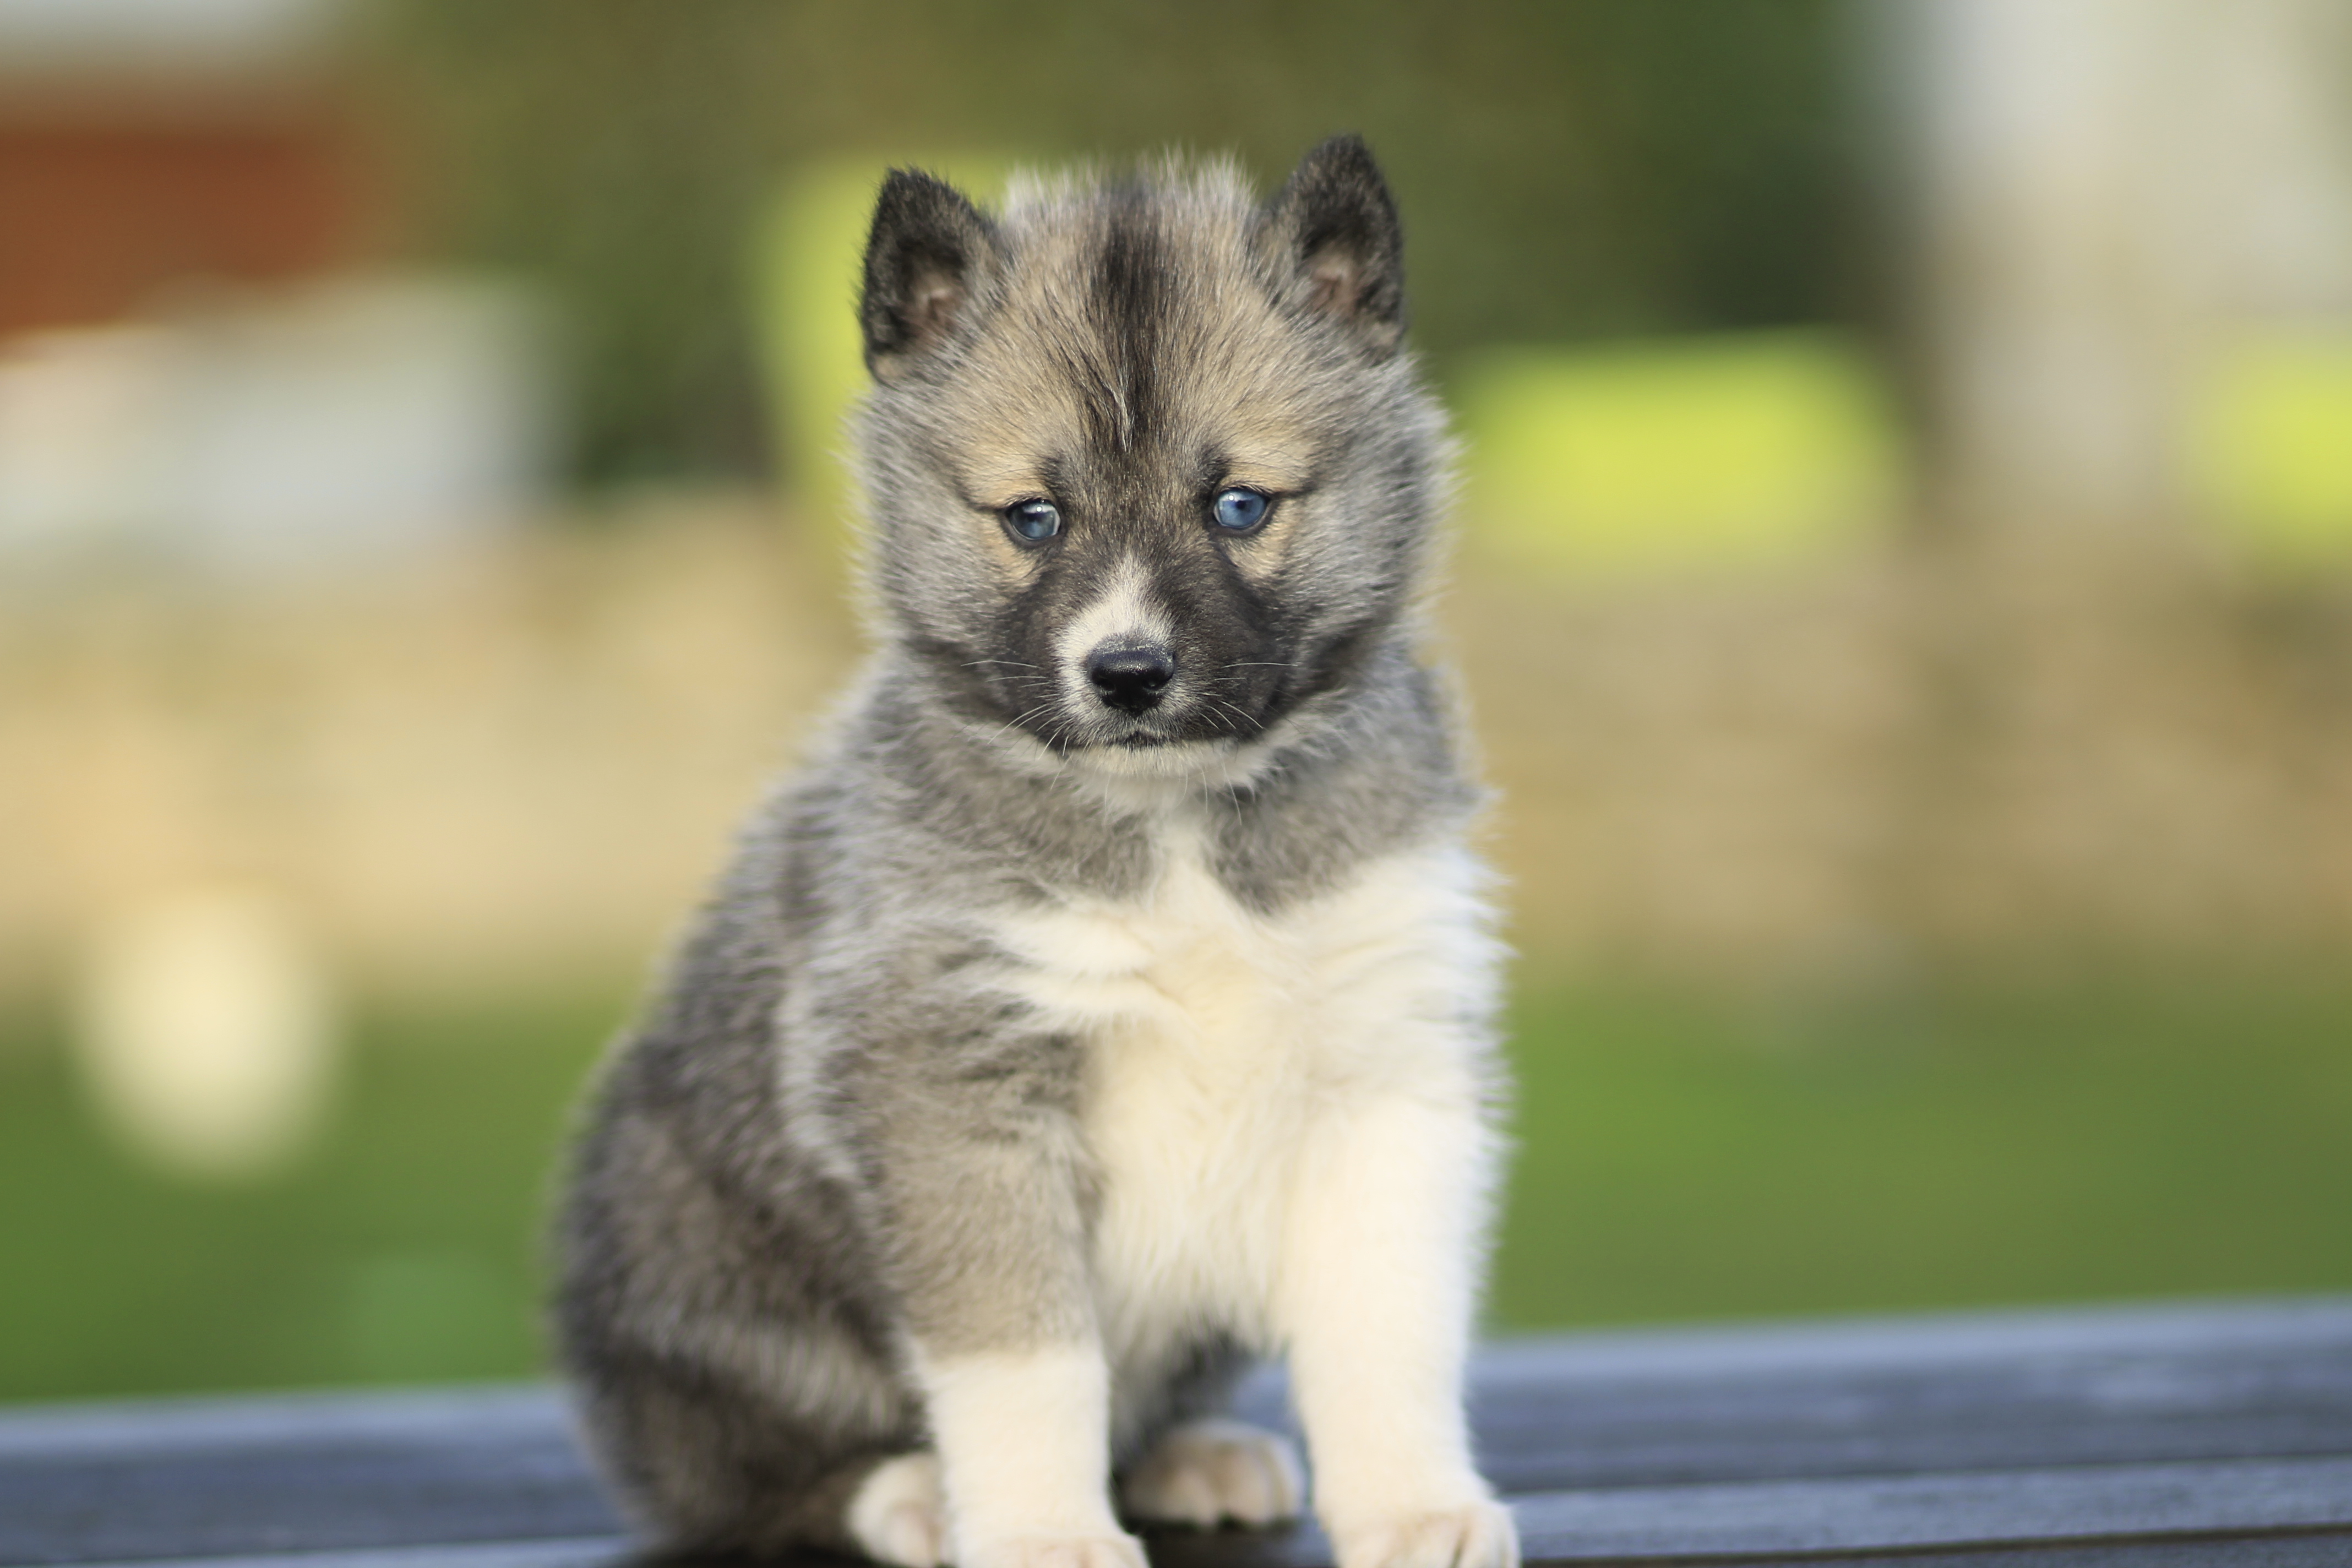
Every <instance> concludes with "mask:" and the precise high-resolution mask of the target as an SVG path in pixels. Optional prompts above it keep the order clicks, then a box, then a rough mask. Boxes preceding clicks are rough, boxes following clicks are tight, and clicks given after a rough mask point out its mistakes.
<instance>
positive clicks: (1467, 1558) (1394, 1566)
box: [1331, 1501, 1519, 1568]
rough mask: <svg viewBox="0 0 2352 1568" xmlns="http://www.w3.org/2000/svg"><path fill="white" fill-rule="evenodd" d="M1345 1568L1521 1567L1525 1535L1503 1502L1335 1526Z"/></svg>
mask: <svg viewBox="0 0 2352 1568" xmlns="http://www.w3.org/2000/svg"><path fill="white" fill-rule="evenodd" d="M1331 1537H1332V1543H1333V1545H1334V1546H1335V1547H1336V1548H1337V1554H1338V1556H1339V1568H1518V1563H1519V1531H1518V1527H1517V1526H1516V1525H1514V1524H1513V1523H1512V1522H1511V1510H1509V1509H1507V1508H1505V1507H1504V1506H1503V1505H1502V1504H1501V1503H1498V1502H1484V1501H1481V1502H1474V1503H1468V1504H1464V1505H1460V1506H1456V1507H1453V1508H1444V1509H1438V1510H1432V1511H1427V1512H1412V1513H1402V1514H1397V1515H1393V1516H1391V1517H1389V1518H1386V1519H1372V1520H1362V1521H1352V1522H1349V1523H1347V1524H1344V1525H1342V1524H1337V1523H1335V1525H1334V1527H1333V1529H1332V1531H1331Z"/></svg>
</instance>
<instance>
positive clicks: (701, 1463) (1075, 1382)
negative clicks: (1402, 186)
mask: <svg viewBox="0 0 2352 1568" xmlns="http://www.w3.org/2000/svg"><path fill="white" fill-rule="evenodd" d="M860 316H861V321H862V322H863V326H864V331H865V336H866V353H867V362H868V364H869V366H870V367H871V368H872V370H873V372H874V378H875V379H874V385H873V388H872V390H871V393H870V395H868V397H867V399H866V403H865V405H864V406H863V408H862V411H861V413H860V415H859V417H858V426H857V446H858V450H859V453H860V458H861V464H862V477H863V479H864V484H865V490H866V500H867V509H868V512H869V523H870V526H869V530H868V537H867V541H866V577H867V582H868V584H869V587H870V597H871V601H872V605H873V616H872V619H873V623H874V626H873V629H874V633H875V639H876V643H877V647H876V651H875V653H874V655H873V657H872V658H871V660H870V663H869V665H868V668H866V672H865V674H864V677H863V678H862V679H861V680H860V682H859V684H858V686H857V688H856V691H855V692H854V694H853V696H852V699H851V700H850V702H849V703H848V705H847V707H846V709H845V710H844V712H843V714H842V715H841V717H840V718H839V719H838V721H837V722H836V723H835V726H834V728H833V730H832V731H831V733H830V735H829V737H828V739H827V740H826V741H825V742H824V744H823V746H822V748H821V750H820V751H819V752H818V754H817V755H816V756H815V758H814V760H813V761H812V762H811V763H810V764H809V765H808V766H807V768H806V769H805V770H804V771H803V773H801V774H800V775H799V776H798V777H797V778H796V779H795V780H793V781H792V782H790V783H789V784H786V785H785V786H784V787H783V788H782V790H781V791H780V792H779V793H778V794H776V795H774V796H773V798H772V799H771V800H770V801H769V802H768V803H767V805H765V806H764V807H763V808H762V809H761V811H760V812H759V814H758V815H757V816H755V818H754V819H753V821H752V823H751V826H750V829H749V830H748V832H747V833H746V835H745V837H744V838H743V840H742V842H741V845H740V850H739V853H738V855H737V857H736V859H735V862H734V864H733V866H732V868H731V869H730V871H729V873H728V874H727V877H726V879H725V881H724V883H723V884H722V886H721V888H720V889H719V893H718V895H717V897H716V898H715V899H714V900H713V901H712V902H711V903H710V904H709V906H708V908H707V909H706V910H704V912H703V914H702V915H701V917H700V919H699V920H698V923H697V924H696V926H695V927H694V929H693V931H692V933H691V934H690V936H689V938H688V941H687V942H686V943H685V945H684V948H683V951H682V952H680V954H679V955H678V957H677V960H676V963H675V964H674V967H673V972H672V973H671V974H670V976H669V979H668V983H667V987H666V988H665V990H664V992H663V993H662V994H661V996H660V998H659V999H658V1001H657V1002H656V1004H655V1005H653V1006H652V1008H651V1009H650V1011H649V1013H648V1015H647V1016H646V1018H645V1019H644V1020H643V1021H642V1023H641V1024H640V1025H639V1026H637V1027H636V1028H635V1031H634V1032H633V1034H632V1035H631V1037H628V1038H627V1039H626V1040H625V1041H624V1042H623V1044H622V1046H621V1047H620V1048H619V1050H618V1051H617V1052H616V1054H615V1055H614V1058H613V1059H612V1061H611V1062H610V1063H609V1064H608V1067H607V1068H606V1071H605V1073H604V1077H603V1079H602V1080H601V1083H600V1085H599V1087H598V1089H597V1091H596V1094H595V1097H594V1100H593V1107H592V1110H591V1113H590V1116H589V1120H588V1124H587V1126H586V1129H585V1131H584V1134H583V1138H582V1141H581V1143H580V1146H579V1151H578V1154H577V1159H576V1165H575V1169H574V1173H573V1178H572V1185H571V1189H570V1196H569V1201H568V1204H567V1205H566V1207H565V1210H564V1213H563V1216H562V1226H561V1235H560V1238H559V1240H560V1252H561V1263H562V1288H561V1297H560V1304H559V1313H558V1319H559V1329H560V1340H561V1343H562V1354H563V1358H564V1361H565V1363H566V1364H567V1366H568V1368H569V1370H570V1372H571V1373H572V1378H573V1381H574V1384H575V1386H576V1388H577V1390H578V1394H579V1398H580V1402H581V1406H582V1409H583V1414H584V1419H585V1426H586V1428H587V1430H588V1432H589V1435H590V1437H591V1441H592V1446H593V1448H594V1450H595V1452H596V1453H597V1455H598V1456H599V1458H600V1460H601V1462H602V1463H603V1465H604V1467H605V1468H606V1470H607V1471H608V1473H609V1474H610V1476H611V1477H612V1478H613V1479H614V1483H615V1484H616V1486H617V1488H618V1489H619V1491H620V1492H621V1494H622V1496H623V1497H624V1498H625V1500H627V1502H628V1503H629V1505H630V1506H631V1507H632V1509H633V1510H635V1512H636V1513H637V1514H638V1515H639V1516H640V1517H641V1518H642V1519H643V1520H644V1521H646V1522H647V1523H648V1524H649V1525H650V1526H651V1527H652V1528H654V1529H655V1530H656V1531H658V1532H659V1533H660V1534H661V1535H662V1537H663V1538H664V1539H665V1540H666V1541H667V1542H670V1543H672V1544H675V1545H678V1546H683V1547H690V1548H729V1549H740V1550H751V1551H761V1552H764V1551H779V1550H783V1549H787V1548H790V1547H793V1546H795V1545H800V1544H819V1545H827V1546H833V1547H836V1548H843V1549H847V1550H851V1551H855V1552H862V1553H865V1554H866V1555H868V1556H871V1557H874V1558H877V1559H879V1560H882V1561H887V1562H892V1563H900V1564H904V1565H906V1568H931V1565H932V1564H935V1563H940V1562H943V1561H952V1562H955V1563H959V1564H961V1568H1044V1565H1045V1564H1047V1563H1052V1564H1055V1565H1058V1568H1139V1565H1140V1562H1141V1558H1140V1552H1139V1547H1138V1546H1137V1544H1136V1542H1135V1541H1134V1540H1133V1538H1132V1537H1131V1536H1129V1534H1128V1533H1127V1532H1126V1530H1125V1529H1124V1528H1123V1526H1122V1524H1121V1522H1120V1519H1119V1517H1118V1513H1119V1510H1115V1508H1114V1502H1113V1493H1114V1489H1115V1488H1116V1489H1117V1491H1118V1500H1119V1503H1120V1505H1121V1507H1122V1508H1123V1511H1124V1513H1125V1515H1126V1517H1127V1518H1128V1519H1129V1521H1151V1520H1168V1521H1186V1522H1191V1523H1194V1524H1202V1525H1213V1524H1215V1523H1216V1522H1218V1521H1220V1520H1237V1521H1242V1522H1244V1523H1252V1524H1263V1523H1270V1522H1273V1521H1276V1520H1279V1519H1281V1518H1284V1517H1287V1516H1288V1515H1290V1514H1292V1513H1295V1512H1296V1511H1297V1510H1298V1508H1299V1507H1300V1506H1301V1503H1302V1487H1301V1479H1300V1473H1299V1467H1298V1464H1297V1460H1296V1458H1294V1457H1293V1456H1292V1455H1291V1454H1290V1452H1289V1450H1288V1447H1287V1445H1286V1444H1285V1443H1284V1442H1283V1441H1282V1440H1281V1439H1279V1438H1276V1437H1275V1436H1271V1435H1269V1434H1264V1433H1259V1432H1255V1431H1253V1430H1251V1429H1249V1428H1247V1427H1243V1426H1238V1425H1237V1424H1235V1423H1233V1422H1231V1421H1229V1420H1223V1419H1221V1418H1219V1417H1218V1416H1217V1415H1216V1411H1217V1409H1218V1406H1219V1404H1220V1401H1221V1400H1222V1398H1223V1395H1224V1394H1225V1392H1226V1391H1227V1389H1228V1388H1229V1386H1230V1384H1232V1382H1233V1380H1234V1376H1235V1375H1236V1374H1237V1373H1238V1372H1239V1371H1241V1370H1242V1369H1243V1367H1244V1365H1245V1363H1246V1359H1247V1358H1248V1357H1249V1356H1251V1355H1253V1354H1257V1353H1286V1354H1287V1355H1288V1357H1289V1361H1290V1367H1291V1373H1292V1386H1293V1390H1294V1394H1295V1397H1296V1399H1297V1404H1298V1407H1299V1412H1300V1415H1301V1418H1302V1422H1303V1425H1304V1429H1305V1432H1306V1435H1307V1442H1308V1447H1309V1449H1310V1452H1311V1454H1312V1457H1313V1459H1314V1464H1315V1477H1316V1500H1317V1507H1318V1511H1319V1512H1320V1514H1321V1515H1322V1517H1323V1519H1324V1521H1325V1522H1326V1523H1327V1525H1328V1528H1329V1530H1330V1532H1331V1534H1332V1537H1333V1540H1334V1542H1335V1543H1336V1545H1337V1547H1338V1551H1339V1558H1340V1562H1341V1563H1342V1564H1343V1568H1507V1565H1508V1564H1510V1563H1513V1562H1515V1561H1516V1545H1515V1542H1514V1538H1513V1535H1512V1532H1511V1526H1510V1521H1509V1518H1508V1515H1507V1513H1506V1512H1505V1511H1504V1510H1502V1509H1501V1508H1500V1507H1499V1506H1498V1505H1496V1503H1495V1502H1494V1501H1493V1500H1492V1499H1491V1496H1490V1494H1489V1492H1488V1491H1487V1489H1486V1487H1485V1486H1484V1484H1483V1483H1482V1482H1481V1481H1480V1480H1479V1479H1478V1477H1477V1476H1476V1474H1475V1471H1474V1469H1473V1468H1472V1466H1471V1461H1470V1456H1469V1451H1468V1444H1467V1440H1466V1437H1465V1430H1464V1425H1463V1418H1462V1413H1461V1405H1460V1392H1459V1390H1460V1380H1461V1373H1462V1363H1463V1359H1464V1356H1465V1351H1466V1342H1467V1334H1468V1328H1469V1323H1470V1319H1471V1314H1472V1310H1473V1305H1474V1301H1475V1294H1476V1288H1477V1282H1478V1277H1479V1273H1480V1270H1481V1267H1482V1258H1483V1237H1484V1235H1485V1231H1486V1206H1487V1194H1488V1190H1489V1187H1490V1185H1491V1181H1492V1174H1493V1165H1494V1158H1495V1140H1494V1137H1493V1135H1492V1132H1491V1120H1492V1106H1493V1104H1494V1102H1495V1094H1496V1076H1495V1068H1494V1065H1493V1045H1492V1030H1491V1023H1490V1016H1491V1011H1492V1004H1493V979H1494V973H1495V967H1496V948H1495V946H1494V943H1493V942H1492V939H1491V937H1490V935H1489V928H1490V921H1489V920H1488V917H1487V912H1486V906H1485V904H1484V901H1483V893H1482V887H1483V876H1482V873H1481V870H1480V868H1479V867H1478V866H1477V864H1476V862H1475V860H1474V859H1473V858H1471V856H1470V855H1469V854H1468V852H1467V850H1466V849H1465V847H1464V833H1465V826H1466V824H1467V822H1468V819H1469V817H1470V816H1471V814H1472V813H1473V811H1474V810H1475V806H1476V805H1477V803H1478V799H1479V796H1478V792H1477V791H1476V789H1475V787H1474V785H1473V784H1472V782H1471V778H1470V775H1469V773H1468V771H1467V770H1466V768H1465V763H1464V761H1463V757H1462V752H1461V746H1460V742H1459V740H1458V738H1457V734H1456V729H1455V725H1454V720H1453V718H1452V716H1451V714H1450V711H1449V706H1448V703H1447V701H1446V700H1445V699H1444V691H1443V689H1442V686H1441V683H1440V681H1439V679H1437V678H1436V676H1435V675H1434V674H1433V671H1432V670H1431V669H1430V668H1427V667H1426V666H1425V665H1424V663H1423V659H1422V657H1421V647H1422V643H1423V637H1422V635H1421V627H1420V624H1419V613H1418V605H1419V601H1420V596H1421V595H1422V593H1423V588H1424V585H1425V583H1426V579H1427V575H1428V573H1429V570H1430V564H1431V562H1430V557H1431V554H1432V551H1433V531H1434V528H1435V525H1436V521H1437V517H1438V514H1439V512H1440V510H1441V504H1442V500H1443V492H1444V484H1445V456H1446V447H1445V443H1444V435H1443V425H1442V420H1441V416H1440V415H1439V414H1438V412H1437V410H1436V408H1435V406H1434V405H1433V403H1432V402H1431V400H1430V399H1429V397H1428V396H1427V395H1426V394H1425V393H1424V391H1423V388H1422V386H1421V384H1420V382H1419V379H1418V376H1417V374H1416V372H1415V370H1414V368H1413V366H1412V362H1411V359H1410V357H1409V355H1407V354H1406V353H1404V352H1403V350H1402V345H1401V335H1402V326H1403V294H1402V241H1401V236H1400V232H1399V229H1398V226H1397V221H1396V216H1395V213H1394V209H1393V206H1392V205H1391V200H1390V197H1389V195H1388V191H1387V189H1386V186H1385V184H1383V183H1382V181H1381V176H1380V174H1379V172H1378V170H1377V169H1376V168H1375V166H1374V165H1373V163H1372V162H1371V159H1370V154H1369V153H1366V152H1365V150H1364V148H1363V146H1362V144H1361V143H1360V142H1357V141H1355V140H1354V139H1353V138H1340V139H1337V140H1335V141H1333V142H1328V143H1326V144H1324V145H1323V146H1322V147H1319V148H1318V149H1317V150H1316V151H1314V152H1313V153H1309V154H1308V156H1307V159H1306V160H1305V162H1304V163H1301V165H1300V166H1299V168H1298V170H1297V173H1296V174H1293V176H1292V177H1291V179H1290V181H1289V182H1288V183H1287V184H1286V185H1285V187H1284V188H1283V189H1282V191H1281V192H1280V193H1278V194H1277V195H1276V196H1275V197H1274V198H1273V199H1272V200H1271V201H1270V202H1267V203H1265V204H1260V203H1258V202H1256V201H1255V199H1253V198H1252V197H1251V196H1250V195H1248V193H1247V192H1246V190H1245V189H1244V187H1243V186H1242V184H1241V183H1240V182H1239V180H1238V179H1237V177H1236V176H1234V174H1232V172H1231V171H1230V170H1228V169H1225V168H1223V167H1209V168H1205V169H1186V168H1183V167H1181V166H1178V165H1174V164H1169V165H1163V166H1160V167H1157V168H1153V169H1150V170H1148V171H1146V172H1144V173H1143V174H1140V175H1139V176H1137V177H1135V178H1133V179H1129V180H1125V181H1120V182H1112V183H1086V182H1075V181H1074V182H1069V183H1064V184H1052V185H1047V184H1027V185H1025V186H1017V187H1016V188H1015V190H1014V192H1013V195H1011V197H1010V198H1009V200H1008V202H1007V204H1006V205H1005V207H1004V209H1003V212H1002V213H1000V214H997V215H993V216H991V215H987V214H983V213H982V212H981V211H980V210H978V209H977V208H975V207H974V206H973V205H971V203H970V202H969V201H967V200H966V199H965V198H964V197H963V196H962V195H961V194H959V193H957V192H956V191H954V190H952V189H951V188H950V187H949V186H947V185H945V184H941V183H940V182H939V181H936V180H933V179H931V178H929V177H928V176H925V175H922V174H913V173H906V172H900V173H895V174H892V175H891V176H890V178H889V180H888V182H887V184H886V185H885V186H884V188H883V190H882V193H881V195H880V199H879V202H878V204H877V212H876V216H875V224H874V229H873V234H872V237H871V240H870V242H869V245H868V248H867V253H866V268H865V283H864V290H863V297H862V300H861V303H860ZM1048 530H1050V531H1048Z"/></svg>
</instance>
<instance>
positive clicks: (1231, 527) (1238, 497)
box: [1210, 485, 1274, 533]
mask: <svg viewBox="0 0 2352 1568" xmlns="http://www.w3.org/2000/svg"><path fill="white" fill-rule="evenodd" d="M1272 505H1274V501H1273V500H1272V499H1271V498H1270V497H1268V496H1267V495H1266V494H1265V491H1263V490H1254V489H1247V488H1246V487H1244V486H1241V485H1235V486H1234V488H1233V489H1229V490H1219V491H1218V492H1217V499H1216V500H1215V501H1214V502H1213V503H1212V504H1211V506H1210V510H1211V511H1212V512H1213V513H1214V514H1215V516H1216V519H1217V526H1218V527H1219V528H1222V529H1226V530H1228V531H1232V532H1234V533H1247V532H1248V531H1250V530H1251V529H1253V528H1255V527H1256V526H1257V525H1258V524H1259V523H1261V522H1264V521H1265V513H1266V509H1267V508H1269V507H1271V506H1272Z"/></svg>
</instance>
